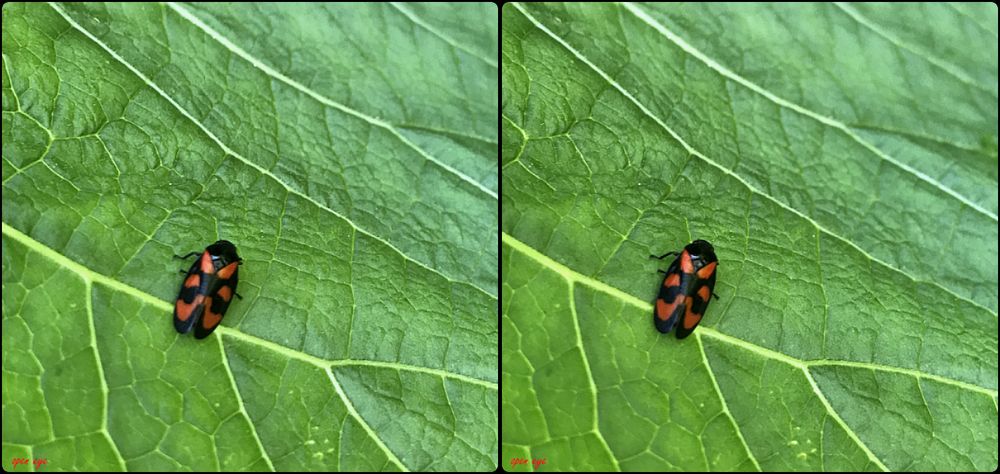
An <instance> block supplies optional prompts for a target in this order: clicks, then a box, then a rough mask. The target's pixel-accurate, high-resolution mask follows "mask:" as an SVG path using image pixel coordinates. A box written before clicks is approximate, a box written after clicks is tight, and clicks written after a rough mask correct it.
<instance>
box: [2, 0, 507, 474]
mask: <svg viewBox="0 0 1000 474" xmlns="http://www.w3.org/2000/svg"><path fill="white" fill-rule="evenodd" d="M497 41H498V30H497V16H496V11H495V10H494V9H493V8H492V7H491V6H489V5H466V6H450V7H446V6H441V5H430V4H414V5H396V4H388V3H387V4H381V5H333V4H328V5H319V4H314V5H309V4H306V5H281V4H255V5H241V6H233V5H224V4H189V5H185V4H173V3H169V4H135V3H132V4H28V3H20V4H5V5H4V8H3V321H4V323H3V338H4V343H3V354H4V374H3V387H4V394H3V402H4V403H3V406H4V408H3V459H4V461H3V463H4V468H5V469H7V470H14V466H13V465H12V464H11V463H12V460H13V459H15V458H23V459H29V460H35V459H46V460H47V462H48V464H47V466H45V467H42V469H56V470H85V471H86V470H90V471H105V472H107V471H118V470H145V471H149V470H182V469H183V470H245V469H249V470H284V471H334V470H349V471H357V470H389V471H398V470H474V471H489V470H494V469H495V468H496V466H497V445H498V434H497V417H498V415H497V403H498V397H497V395H498V386H497V358H498V355H497V343H498V341H497V330H498V328H497V322H496V321H497V319H496V316H497V283H498V282H497V274H496V265H495V264H494V262H495V261H496V260H497V256H498V253H497V252H498V237H497V235H496V224H495V223H496V218H497V166H498V165H497V162H496V160H495V151H494V150H495V149H496V146H497V142H496V140H497V138H496V127H497V125H496V121H495V115H494V114H495V111H496V109H497V99H496V92H495V79H494V78H495V77H496V72H497V60H496V54H497V48H496V45H497ZM219 238H225V239H228V240H231V241H233V242H235V243H236V245H237V246H238V248H239V253H240V255H241V256H242V257H243V258H244V259H245V261H244V265H243V266H242V267H241V275H240V287H239V291H240V292H241V293H242V295H243V297H244V298H243V300H240V301H236V302H234V304H233V305H232V306H231V308H230V310H229V313H228V314H227V316H226V319H225V320H224V321H223V323H222V327H221V328H219V330H218V331H216V333H215V334H216V336H213V337H211V338H209V339H206V340H204V341H196V340H194V339H193V338H191V337H190V336H187V337H182V336H178V335H177V334H176V333H175V332H174V331H173V330H172V325H171V321H170V312H171V307H172V302H173V300H174V298H175V297H176V291H177V288H178V285H179V281H180V280H179V277H178V275H177V273H176V272H177V268H179V267H180V266H181V265H180V264H178V261H177V260H174V259H173V258H172V255H175V254H184V253H187V252H189V251H192V250H195V251H197V250H200V249H202V248H204V246H205V245H207V244H209V243H211V242H213V241H215V240H217V239H219ZM490 242H492V243H493V245H489V243H490ZM484 243H486V245H484ZM18 469H22V470H23V469H24V467H23V466H21V467H19V468H18Z"/></svg>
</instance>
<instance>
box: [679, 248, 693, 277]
mask: <svg viewBox="0 0 1000 474" xmlns="http://www.w3.org/2000/svg"><path fill="white" fill-rule="evenodd" d="M680 259H681V271H682V272H684V273H694V265H692V264H691V254H689V253H688V251H687V249H685V250H684V251H683V252H681V256H680Z"/></svg>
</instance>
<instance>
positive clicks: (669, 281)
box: [663, 273, 681, 288]
mask: <svg viewBox="0 0 1000 474" xmlns="http://www.w3.org/2000/svg"><path fill="white" fill-rule="evenodd" d="M680 284H681V276H680V275H678V274H676V273H672V274H670V275H668V276H667V278H665V279H664V280H663V286H664V287H667V288H670V287H671V286H677V285H680Z"/></svg>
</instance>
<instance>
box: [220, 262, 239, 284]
mask: <svg viewBox="0 0 1000 474" xmlns="http://www.w3.org/2000/svg"><path fill="white" fill-rule="evenodd" d="M239 264H240V262H233V263H230V264H229V265H226V266H224V267H222V268H221V269H219V278H221V279H223V280H228V279H229V277H231V276H233V272H235V271H236V267H237V266H238V265H239Z"/></svg>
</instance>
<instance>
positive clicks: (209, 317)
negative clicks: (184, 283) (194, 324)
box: [201, 297, 222, 329]
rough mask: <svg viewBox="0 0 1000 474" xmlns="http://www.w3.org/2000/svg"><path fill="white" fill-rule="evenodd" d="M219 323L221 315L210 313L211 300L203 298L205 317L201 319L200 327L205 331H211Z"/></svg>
mask: <svg viewBox="0 0 1000 474" xmlns="http://www.w3.org/2000/svg"><path fill="white" fill-rule="evenodd" d="M219 321H222V315H221V314H216V313H213V312H212V298H211V297H207V298H205V315H204V316H202V318H201V325H202V326H203V327H204V328H205V329H212V328H214V327H215V326H216V325H217V324H219Z"/></svg>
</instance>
